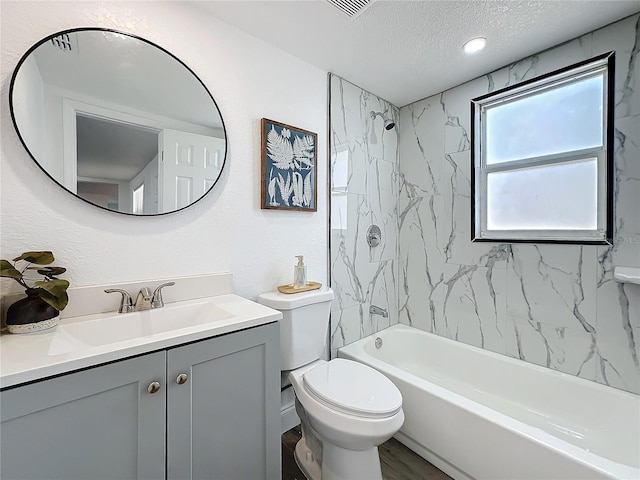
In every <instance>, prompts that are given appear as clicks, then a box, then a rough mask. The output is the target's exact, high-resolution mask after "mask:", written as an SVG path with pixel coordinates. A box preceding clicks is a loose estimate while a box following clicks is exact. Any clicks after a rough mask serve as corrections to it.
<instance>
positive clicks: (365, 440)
mask: <svg viewBox="0 0 640 480" xmlns="http://www.w3.org/2000/svg"><path fill="white" fill-rule="evenodd" d="M332 300H333V291H332V290H331V289H329V288H326V287H323V288H322V289H320V290H313V291H310V292H303V293H296V294H291V295H288V294H283V293H279V292H270V293H264V294H262V295H260V296H259V297H258V302H260V303H262V304H263V305H267V306H269V307H271V308H274V309H276V310H280V311H281V312H282V316H283V318H282V320H281V321H280V359H281V367H280V368H281V370H283V371H289V380H290V381H291V384H292V385H293V388H294V391H295V394H296V411H297V413H298V416H299V417H300V419H301V421H302V438H301V439H300V441H299V442H298V444H297V445H296V450H295V457H296V462H297V463H298V466H299V467H300V470H302V472H303V473H304V474H305V475H306V476H307V478H309V479H311V480H320V479H322V480H354V479H367V480H377V479H382V474H381V471H380V459H379V456H378V445H380V444H381V443H382V442H384V441H386V440H388V439H389V438H391V436H392V435H393V434H394V433H396V432H397V431H398V430H399V429H400V427H401V426H402V423H403V422H404V413H403V412H402V396H401V394H400V391H399V390H398V389H397V388H396V386H395V385H394V384H393V383H392V382H391V381H390V380H389V379H388V378H386V377H385V376H384V375H382V374H381V373H380V372H378V371H376V370H374V369H373V368H370V367H368V366H366V365H364V364H361V363H358V362H353V361H351V360H345V359H342V358H336V359H334V360H331V361H328V362H327V361H325V360H321V358H322V356H323V353H324V350H325V346H326V339H327V336H328V327H329V313H330V311H331V301H332Z"/></svg>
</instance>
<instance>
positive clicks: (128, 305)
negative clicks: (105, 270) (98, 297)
mask: <svg viewBox="0 0 640 480" xmlns="http://www.w3.org/2000/svg"><path fill="white" fill-rule="evenodd" d="M175 284H176V282H167V283H163V284H162V285H159V286H158V287H157V288H156V289H155V290H154V291H153V293H151V290H150V289H149V287H142V288H141V289H140V291H139V292H138V295H137V296H136V302H135V303H133V302H132V301H131V295H129V292H127V291H126V290H121V289H119V288H107V289H106V290H105V293H120V294H122V299H121V300H120V306H119V307H118V313H129V312H140V311H142V310H150V309H152V308H161V307H164V301H163V299H162V289H163V288H164V287H170V286H171V285H175Z"/></svg>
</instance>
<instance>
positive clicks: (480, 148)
mask: <svg viewBox="0 0 640 480" xmlns="http://www.w3.org/2000/svg"><path fill="white" fill-rule="evenodd" d="M614 71H615V53H614V52H608V53H606V54H603V55H599V56H597V57H594V58H591V59H589V60H587V61H584V62H580V63H577V64H575V65H571V66H569V67H566V68H563V69H561V70H557V71H554V72H551V73H549V74H546V75H542V76H540V77H537V78H534V79H532V80H528V81H525V82H522V83H519V84H517V85H515V86H511V87H507V88H504V89H502V90H499V91H497V92H493V93H490V94H488V95H483V96H481V97H478V98H474V99H472V100H471V122H472V128H471V170H472V171H471V180H472V181H471V232H472V233H471V240H472V241H474V242H477V241H490V242H530V243H580V244H597V245H602V244H605V245H610V244H612V243H613V242H612V236H613V139H614V134H613V118H614V117H613V113H614ZM593 76H602V78H603V82H604V84H603V86H604V88H603V99H602V101H603V109H602V115H603V118H602V122H603V123H602V125H603V139H602V143H601V145H600V146H598V147H595V148H587V149H581V150H572V151H566V152H561V153H556V154H551V155H544V156H535V157H530V158H525V159H517V160H512V161H506V162H499V163H494V164H491V165H487V161H486V149H485V147H484V145H485V144H486V111H487V109H490V108H491V107H493V106H496V105H499V104H504V103H505V102H515V101H518V99H523V98H528V97H530V96H532V95H535V94H537V93H539V92H543V91H549V90H552V89H555V88H557V87H559V86H562V85H566V84H567V83H572V82H576V81H579V80H584V79H586V78H589V77H593ZM591 158H595V159H597V168H598V173H597V177H598V180H597V187H596V188H597V197H598V198H597V212H596V218H597V227H596V229H595V230H574V229H571V230H570V229H567V230H541V229H535V230H533V229H532V230H489V229H488V227H487V213H488V212H487V208H488V207H487V176H488V174H490V173H495V172H507V171H517V170H520V169H525V168H531V167H541V166H551V165H561V164H567V163H571V162H575V161H578V160H587V159H591Z"/></svg>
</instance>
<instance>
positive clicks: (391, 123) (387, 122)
mask: <svg viewBox="0 0 640 480" xmlns="http://www.w3.org/2000/svg"><path fill="white" fill-rule="evenodd" d="M385 113H386V112H385ZM377 116H380V117H382V120H384V129H385V130H391V129H393V128H394V127H395V126H396V123H395V122H394V121H393V120H391V119H390V118H389V117H387V116H386V115H385V114H384V113H382V112H374V111H373V110H372V111H371V118H372V119H375V118H376V117H377Z"/></svg>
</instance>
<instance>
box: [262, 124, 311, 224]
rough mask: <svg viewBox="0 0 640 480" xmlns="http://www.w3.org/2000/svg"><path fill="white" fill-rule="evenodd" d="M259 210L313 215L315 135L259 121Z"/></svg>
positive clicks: (286, 126) (294, 128)
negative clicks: (260, 140)
mask: <svg viewBox="0 0 640 480" xmlns="http://www.w3.org/2000/svg"><path fill="white" fill-rule="evenodd" d="M261 135H262V148H261V150H262V179H261V187H260V192H261V193H260V194H261V198H262V208H272V209H280V210H299V211H307V212H315V211H317V209H318V207H317V186H318V175H317V169H318V160H317V159H318V154H317V144H318V135H317V134H315V133H313V132H310V131H308V130H303V129H302V128H297V127H292V126H291V125H286V124H284V123H280V122H275V121H273V120H268V119H266V118H263V119H262V129H261Z"/></svg>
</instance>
